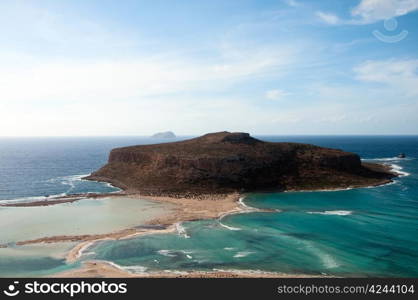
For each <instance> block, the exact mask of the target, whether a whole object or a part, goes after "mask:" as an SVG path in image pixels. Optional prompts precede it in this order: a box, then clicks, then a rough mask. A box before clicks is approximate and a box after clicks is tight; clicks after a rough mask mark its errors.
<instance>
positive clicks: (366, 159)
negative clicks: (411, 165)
mask: <svg viewBox="0 0 418 300" xmlns="http://www.w3.org/2000/svg"><path fill="white" fill-rule="evenodd" d="M414 159H415V158H414V157H405V158H400V157H397V156H394V157H377V158H362V159H361V160H363V161H405V160H414Z"/></svg>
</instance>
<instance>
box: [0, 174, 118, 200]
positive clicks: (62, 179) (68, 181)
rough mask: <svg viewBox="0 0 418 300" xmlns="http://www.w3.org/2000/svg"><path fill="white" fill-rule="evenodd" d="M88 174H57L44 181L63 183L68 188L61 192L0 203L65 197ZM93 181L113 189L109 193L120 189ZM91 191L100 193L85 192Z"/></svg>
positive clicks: (109, 184)
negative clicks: (57, 175)
mask: <svg viewBox="0 0 418 300" xmlns="http://www.w3.org/2000/svg"><path fill="white" fill-rule="evenodd" d="M89 175H90V174H78V175H68V176H59V177H55V178H51V179H48V180H46V182H48V183H54V184H63V185H67V186H69V188H68V189H67V190H66V191H65V192H63V193H59V194H53V195H46V196H29V197H20V198H15V199H4V200H2V199H0V203H28V202H37V201H47V200H53V199H56V198H62V197H66V196H68V195H70V194H71V192H72V191H73V190H74V189H75V188H76V185H77V182H82V181H90V180H86V179H83V178H84V177H87V176H89ZM94 182H98V183H101V184H104V185H105V186H107V187H109V188H112V189H115V191H112V192H110V193H118V192H120V191H121V189H120V188H118V187H115V186H113V185H112V184H111V183H108V182H100V181H94ZM92 193H100V192H87V193H85V194H92ZM106 193H108V192H106Z"/></svg>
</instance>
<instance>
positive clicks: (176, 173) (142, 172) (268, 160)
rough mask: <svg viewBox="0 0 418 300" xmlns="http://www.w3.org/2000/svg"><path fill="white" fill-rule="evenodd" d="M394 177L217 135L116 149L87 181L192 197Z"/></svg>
mask: <svg viewBox="0 0 418 300" xmlns="http://www.w3.org/2000/svg"><path fill="white" fill-rule="evenodd" d="M394 176H396V175H395V174H393V173H392V172H390V169H388V167H387V166H383V165H378V164H371V163H362V161H361V159H360V157H359V156H358V155H357V154H354V153H349V152H344V151H341V150H336V149H329V148H323V147H318V146H314V145H308V144H299V143H273V142H265V141H261V140H259V139H256V138H253V137H251V136H250V135H249V134H248V133H241V132H235V133H230V132H217V133H209V134H206V135H203V136H201V137H197V138H193V139H189V140H185V141H180V142H173V143H163V144H156V145H141V146H131V147H124V148H118V149H114V150H112V151H111V153H110V156H109V161H108V163H107V164H106V165H105V166H104V167H102V168H101V169H100V170H98V171H97V172H94V173H92V174H91V175H90V176H88V177H87V179H90V180H96V181H105V182H110V183H112V184H113V185H115V186H118V187H120V188H122V189H124V190H128V191H130V192H133V193H137V192H140V193H141V194H145V195H152V196H177V197H194V196H197V195H202V194H217V193H219V194H221V193H222V194H225V193H231V192H251V191H284V190H319V189H340V188H351V187H363V186H375V185H380V184H385V183H388V182H390V181H391V178H393V177H394Z"/></svg>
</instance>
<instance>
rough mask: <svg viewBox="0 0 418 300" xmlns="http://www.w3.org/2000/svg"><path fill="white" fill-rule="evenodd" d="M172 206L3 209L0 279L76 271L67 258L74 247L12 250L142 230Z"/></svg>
mask: <svg viewBox="0 0 418 300" xmlns="http://www.w3.org/2000/svg"><path fill="white" fill-rule="evenodd" d="M169 209H170V207H169V206H167V205H166V204H161V203H157V202H153V201H148V200H143V199H138V198H130V197H118V196H112V197H108V198H102V199H83V200H80V201H76V202H72V203H63V204H57V205H52V206H38V207H1V208H0V226H1V228H2V230H1V232H0V243H1V244H8V245H9V247H8V248H0V276H2V277H4V276H24V277H25V276H43V275H50V274H54V273H57V272H61V271H64V270H68V269H70V268H74V267H77V266H79V263H75V264H67V263H66V261H65V255H66V253H67V252H68V251H69V250H70V249H71V248H73V247H74V246H75V245H76V244H77V243H53V244H43V243H42V244H33V245H25V246H17V245H15V243H16V242H18V241H25V240H31V239H37V238H41V237H51V236H57V235H81V234H100V233H110V232H114V231H119V230H123V229H127V228H132V227H135V226H140V225H142V224H144V223H145V222H146V221H148V220H150V219H152V218H154V217H156V216H158V215H160V214H162V213H166V212H167V210H169Z"/></svg>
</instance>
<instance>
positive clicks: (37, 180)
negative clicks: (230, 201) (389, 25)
mask: <svg viewBox="0 0 418 300" xmlns="http://www.w3.org/2000/svg"><path fill="white" fill-rule="evenodd" d="M262 138H263V139H265V140H271V141H292V142H305V143H312V144H317V145H320V146H327V147H333V148H339V149H343V150H347V151H353V152H356V153H359V154H360V155H361V157H362V158H364V159H371V160H372V161H376V162H382V163H387V164H391V165H393V166H394V167H395V168H397V169H398V170H399V171H401V172H407V173H408V174H404V175H408V176H403V177H400V178H397V179H396V182H395V183H394V184H391V185H386V186H382V187H377V188H364V189H355V190H346V191H334V192H297V193H268V194H248V195H246V197H245V200H244V202H245V203H246V204H247V205H249V206H252V207H258V208H269V209H276V210H277V211H275V212H273V213H263V212H253V213H246V214H239V215H230V216H227V217H225V218H223V219H222V220H206V221H195V222H187V223H185V224H183V227H184V229H185V232H186V234H184V232H183V231H180V233H179V234H177V233H175V234H164V235H154V236H144V237H138V238H133V239H130V240H121V241H108V242H101V243H98V244H96V245H94V246H92V247H90V248H89V249H87V250H86V251H85V255H84V256H83V257H82V260H89V259H102V260H108V261H111V262H114V263H116V264H118V265H120V266H122V267H126V268H127V269H128V270H130V271H143V270H156V271H157V270H179V271H181V270H213V269H251V270H265V271H278V272H285V273H308V274H330V275H338V276H383V277H387V276H401V277H402V276H404V277H412V276H415V277H416V276H418V186H417V182H418V181H417V179H418V159H417V158H418V137H416V136H403V137H402V136H399V137H383V136H381V137H354V136H347V137H303V136H300V137H262ZM57 141H58V142H57ZM152 142H154V141H153V140H152V139H135V138H100V139H90V140H86V139H80V140H78V139H70V140H67V139H56V140H54V143H52V142H51V140H45V141H43V142H42V141H39V140H36V141H33V140H23V141H21V140H18V141H16V140H13V141H11V142H10V141H9V140H6V141H5V140H0V145H1V146H2V148H0V149H1V150H0V199H4V200H3V201H6V200H9V199H16V198H18V199H21V198H25V199H26V198H30V197H39V196H42V195H45V194H60V193H64V192H67V190H68V189H69V188H71V187H72V185H68V184H66V183H63V182H64V181H65V180H64V181H62V178H64V177H66V176H74V175H77V174H88V173H90V172H92V171H94V170H95V169H97V167H98V166H100V165H102V164H104V163H105V162H106V158H107V153H108V151H109V150H110V149H111V148H113V147H118V146H124V145H128V144H140V143H152ZM51 145H54V146H51ZM23 146H25V147H23ZM28 149H30V150H31V151H29V150H28ZM400 152H405V153H406V154H407V156H408V158H407V159H403V160H401V159H396V158H394V156H396V155H397V154H398V153H400ZM47 157H49V160H51V161H52V162H48V163H47V164H46V165H44V163H43V162H45V161H46V159H47ZM41 158H42V159H41ZM21 174H24V176H23V177H22V176H21ZM16 181H17V182H18V183H16ZM54 181H55V183H53V182H54ZM71 182H72V184H73V185H74V186H75V188H72V189H71V190H70V191H69V193H73V192H77V191H87V192H89V191H97V192H105V191H108V190H107V189H108V188H109V187H108V186H106V185H102V184H96V183H88V182H87V183H86V182H83V181H81V180H80V179H75V180H73V181H71ZM10 230H16V234H20V231H22V230H23V229H18V228H17V227H16V228H15V229H13V227H12V229H10ZM18 231H19V232H18ZM70 246H71V245H61V246H58V245H55V246H51V247H52V248H49V249H47V248H42V247H39V248H37V247H29V248H23V249H13V248H11V249H0V276H39V275H46V274H53V273H55V272H57V271H60V270H63V269H68V268H73V267H76V266H78V265H79V262H78V263H76V264H74V265H67V264H66V263H65V261H64V259H63V258H62V253H63V252H65V250H66V249H69V248H70ZM55 247H58V248H55ZM66 247H67V248H66ZM3 250H4V251H3ZM13 251H15V252H13ZM14 253H15V254H16V255H14ZM60 255H61V256H60Z"/></svg>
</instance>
